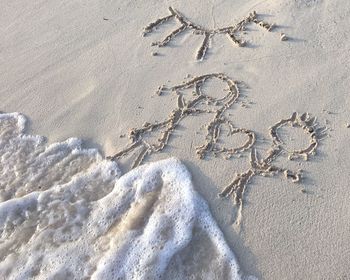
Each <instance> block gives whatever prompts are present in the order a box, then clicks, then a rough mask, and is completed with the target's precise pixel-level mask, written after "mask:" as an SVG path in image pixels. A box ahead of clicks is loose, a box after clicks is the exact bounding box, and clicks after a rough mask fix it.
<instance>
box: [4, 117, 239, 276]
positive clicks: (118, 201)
mask: <svg viewBox="0 0 350 280" xmlns="http://www.w3.org/2000/svg"><path fill="white" fill-rule="evenodd" d="M25 122H26V120H25V118H24V116H22V115H20V114H17V113H13V114H0V172H1V173H0V174H1V175H0V275H2V276H3V277H4V278H5V279H89V278H91V279H240V275H239V267H238V265H237V262H236V259H235V256H234V254H233V252H232V251H231V249H230V248H229V247H228V245H227V243H226V242H225V239H224V236H223V234H222V232H221V231H220V230H219V228H218V226H217V225H216V223H215V220H214V219H213V217H212V215H211V213H210V211H209V208H208V206H207V203H206V202H205V201H204V199H203V198H201V197H200V196H199V194H198V193H197V192H196V191H195V190H194V188H193V184H192V181H191V176H190V174H189V172H188V171H187V169H186V168H185V166H184V165H183V164H182V163H181V162H180V161H179V160H178V159H175V158H170V159H168V160H163V161H159V162H155V163H150V164H146V165H143V166H140V167H139V168H137V169H134V170H132V171H130V172H128V173H127V174H124V175H123V176H121V172H120V170H119V169H118V166H117V164H116V163H115V162H112V161H109V160H105V159H104V158H103V157H102V156H101V155H100V154H99V153H98V151H97V150H94V149H90V150H89V149H83V148H82V146H81V141H80V140H78V139H73V138H72V139H68V140H67V141H64V142H61V143H55V144H51V145H48V144H46V142H45V139H44V138H43V137H39V136H31V135H27V134H25V131H24V130H25Z"/></svg>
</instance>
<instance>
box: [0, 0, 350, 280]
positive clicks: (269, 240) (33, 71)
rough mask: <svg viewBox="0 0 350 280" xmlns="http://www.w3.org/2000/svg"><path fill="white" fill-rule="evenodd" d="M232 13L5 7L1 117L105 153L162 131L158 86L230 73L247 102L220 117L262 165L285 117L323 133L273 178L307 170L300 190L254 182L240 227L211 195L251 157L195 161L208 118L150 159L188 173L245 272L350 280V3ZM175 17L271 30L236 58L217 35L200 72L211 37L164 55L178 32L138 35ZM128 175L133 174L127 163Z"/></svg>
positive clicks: (237, 6)
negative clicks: (249, 136)
mask: <svg viewBox="0 0 350 280" xmlns="http://www.w3.org/2000/svg"><path fill="white" fill-rule="evenodd" d="M3 2H4V1H3ZM231 2H232V1H221V2H220V1H213V2H209V1H208V2H207V1H205V2H203V1H191V3H188V2H187V1H137V2H130V1H118V2H112V1H99V2H96V1H84V2H80V1H59V2H57V1H42V2H40V3H39V2H37V3H32V2H27V3H24V2H22V1H11V3H2V5H1V7H2V8H1V11H0V26H1V28H0V35H1V38H2V39H1V41H0V75H1V79H0V102H1V107H0V110H1V111H4V112H21V113H23V114H25V115H26V116H27V117H28V118H29V119H30V121H31V122H30V125H29V129H28V132H30V133H32V134H39V135H45V136H47V138H48V141H49V142H51V143H52V142H56V141H63V140H65V139H66V138H68V137H72V136H74V137H79V138H82V139H84V141H85V142H84V144H85V147H94V148H98V149H99V150H100V151H101V153H103V154H104V155H105V156H112V155H114V154H115V153H117V152H118V151H120V149H122V147H124V146H125V145H127V143H128V138H127V137H126V136H127V134H128V130H129V129H130V128H140V127H142V126H143V124H144V123H145V122H149V123H154V122H155V121H159V122H160V121H162V120H165V119H167V118H168V116H169V114H170V113H171V112H172V111H173V110H174V109H176V108H177V107H178V98H177V96H176V95H174V94H172V93H167V94H163V95H160V96H159V95H157V94H156V92H157V89H159V86H161V87H162V86H163V85H165V86H166V87H169V88H170V87H173V86H176V85H180V84H181V83H182V82H183V81H184V80H185V81H188V80H191V79H192V78H194V77H196V76H201V75H205V74H210V73H224V74H225V75H227V76H228V77H230V78H231V79H232V80H234V81H237V82H238V84H239V86H240V90H241V97H240V99H239V100H237V102H235V103H234V104H232V105H230V108H228V109H227V111H226V112H225V116H226V117H227V118H228V119H229V120H230V121H231V122H232V123H233V124H234V126H235V127H236V128H243V129H247V130H249V131H253V132H254V134H255V135H256V142H255V144H254V148H256V149H257V151H258V152H259V154H260V155H264V153H265V152H266V151H267V150H268V149H269V148H270V147H271V144H272V139H271V137H270V134H269V128H270V127H271V126H273V125H274V124H276V123H278V122H279V121H280V120H281V119H286V118H289V117H290V116H291V115H292V113H293V112H298V113H300V114H302V113H304V112H308V113H309V114H310V115H311V116H315V117H317V121H318V126H319V127H326V128H327V129H328V130H327V133H326V134H327V137H325V138H322V140H320V142H319V146H318V147H317V150H316V153H315V154H314V155H310V157H309V158H308V160H307V161H304V160H302V159H298V160H293V161H289V160H288V158H287V156H286V155H284V156H280V157H279V158H278V159H276V165H277V166H279V167H285V168H288V169H290V170H293V171H297V170H298V169H302V170H303V171H304V172H303V178H302V180H301V182H299V183H297V184H295V183H293V182H292V180H290V179H287V178H285V176H284V175H283V174H276V175H273V176H268V177H263V176H254V177H253V178H252V179H251V181H250V182H249V184H247V186H246V190H245V193H244V197H243V204H242V211H241V215H242V216H241V223H240V225H239V226H237V225H235V221H236V219H237V215H238V213H239V212H238V211H237V209H238V207H237V205H234V203H233V199H231V198H226V199H225V198H219V197H218V193H220V192H221V191H222V190H223V189H224V187H225V186H227V184H229V183H230V182H231V181H232V178H234V176H235V173H240V172H245V171H246V170H247V169H249V167H250V163H249V153H250V151H246V152H242V153H239V155H238V154H235V155H234V156H233V158H231V159H230V160H225V159H223V158H222V157H221V156H220V155H219V156H218V157H214V156H213V155H212V154H210V155H208V156H207V157H206V158H205V159H204V160H200V159H198V157H197V155H196V148H195V147H196V146H200V145H202V144H203V143H205V136H206V134H207V128H206V127H205V125H207V124H208V123H210V121H211V120H212V119H213V114H209V113H208V114H199V115H196V116H190V117H187V118H185V119H184V120H183V121H182V122H181V123H180V124H179V126H178V127H177V129H176V130H175V131H174V135H172V137H171V139H170V140H169V144H168V145H167V146H166V147H165V148H164V150H162V151H161V152H158V153H154V154H153V155H152V156H150V157H148V158H145V162H151V161H155V160H158V159H165V158H169V157H170V156H176V157H177V158H179V159H180V160H181V161H182V162H183V163H184V164H185V165H186V167H187V168H188V169H189V171H190V173H191V174H192V177H193V183H194V186H195V188H196V190H197V191H198V192H199V193H200V194H201V195H202V196H203V197H204V198H205V199H206V201H207V202H208V203H209V205H210V209H211V212H212V214H213V216H214V218H215V219H216V221H217V222H218V224H219V226H220V228H221V230H222V231H223V232H224V235H225V237H226V240H227V241H228V243H229V244H230V246H231V248H232V250H233V252H234V253H235V255H236V257H237V260H238V263H239V265H240V267H241V269H242V271H243V272H244V274H247V275H254V276H256V277H258V278H259V279H349V278H350V269H349V260H350V244H349V241H348V240H349V237H350V234H349V232H350V206H349V203H348V200H349V190H348V183H349V181H350V176H349V171H348V170H349V168H350V160H349V156H348V155H349V154H350V151H349V145H348V141H349V140H348V139H349V134H350V129H349V128H348V124H349V122H350V113H349V109H348V108H349V106H350V97H349V94H348V84H349V82H350V81H349V72H350V69H349V66H348V65H349V64H350V63H349V60H350V59H349V56H348V53H349V50H350V40H349V34H348V25H349V17H348V15H349V12H350V4H349V3H348V1H346V0H339V1H327V0H323V1H318V0H313V1H312V0H304V1H303V0H293V1H292V0H287V1H282V0H276V1H257V0H251V1H235V2H234V3H231ZM169 6H172V7H174V8H175V9H176V10H178V11H180V12H181V13H182V14H183V15H185V17H186V18H188V19H190V21H191V22H193V23H195V24H197V25H201V26H204V27H206V28H207V29H211V30H216V29H217V28H221V27H227V26H231V25H232V24H235V23H238V22H239V21H240V20H242V19H244V18H245V17H247V16H249V13H251V12H253V11H254V10H255V11H256V12H257V15H258V18H259V19H262V20H263V21H266V22H268V23H275V24H276V26H275V27H274V28H273V29H272V30H271V31H270V32H269V31H267V30H266V28H264V27H263V26H258V25H256V24H254V23H253V24H249V25H248V26H247V30H245V31H244V32H246V34H244V32H243V31H242V34H241V37H242V38H244V40H245V41H246V42H247V44H246V45H245V46H244V47H239V46H238V44H237V43H234V42H232V40H231V41H230V38H228V36H227V34H216V35H215V36H212V37H211V38H210V42H209V45H208V46H209V47H208V48H207V49H206V52H205V56H202V55H200V56H199V58H200V59H202V58H203V59H202V60H200V61H198V60H197V59H196V56H198V50H199V49H200V48H201V46H203V39H204V38H205V36H203V34H202V35H198V34H197V35H196V34H193V32H192V31H193V30H185V31H183V32H181V33H180V34H178V35H177V36H176V37H175V38H174V39H172V40H171V41H170V42H169V43H168V44H167V45H166V46H164V47H161V48H158V47H157V46H151V44H152V42H157V41H161V40H163V39H164V38H165V37H166V36H167V35H168V34H169V33H171V32H172V31H174V30H175V29H176V28H178V27H180V25H179V23H176V21H175V20H174V19H170V20H169V21H168V22H167V23H165V24H162V25H160V26H159V28H158V29H157V30H155V31H154V32H151V33H149V34H148V35H147V36H144V37H143V36H142V33H143V31H144V27H146V26H147V25H148V24H149V23H151V22H154V21H155V20H157V19H158V18H162V17H165V16H168V15H170V13H169V10H168V7H169ZM281 33H284V34H285V36H286V38H287V40H285V41H283V40H281V36H282V35H281ZM204 90H205V92H206V93H207V94H208V95H209V94H210V93H212V92H216V93H218V94H220V92H222V91H221V90H222V84H220V83H216V82H213V83H212V84H210V85H208V87H207V88H206V89H204ZM187 94H190V93H187ZM214 94H215V93H214ZM223 94H224V93H223ZM187 96H189V95H186V96H185V100H186V98H188V97H187ZM208 106H209V107H206V108H215V109H216V107H215V106H214V105H210V104H209V105H208ZM213 106H214V107H213ZM282 130H283V131H281V133H282V136H281V137H282V138H283V140H284V141H285V142H286V143H288V145H289V146H290V147H292V148H291V150H294V149H298V148H300V145H301V147H304V146H305V144H306V145H307V144H308V143H309V142H308V141H309V138H305V137H304V136H305V135H307V134H305V133H303V131H302V129H300V128H297V127H296V128H290V127H289V128H288V127H283V128H282ZM124 135H125V137H124ZM244 139H245V138H244V137H243V138H240V137H228V138H227V139H226V138H225V139H221V141H222V142H221V143H224V144H225V146H227V147H231V146H232V147H236V146H239V144H241V143H242V141H243V142H244ZM122 167H123V168H124V170H123V172H126V171H128V168H129V167H128V165H125V166H124V165H123V166H122ZM123 168H122V169H123Z"/></svg>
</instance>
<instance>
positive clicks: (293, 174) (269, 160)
mask: <svg viewBox="0 0 350 280" xmlns="http://www.w3.org/2000/svg"><path fill="white" fill-rule="evenodd" d="M214 79H217V80H220V81H222V82H223V83H224V84H226V85H227V88H226V89H225V91H224V92H225V95H224V96H223V97H221V98H216V97H212V96H210V95H207V94H204V93H203V91H202V88H203V86H204V85H205V83H206V82H207V81H209V80H214ZM238 85H239V83H238V82H237V81H234V80H232V79H230V78H229V77H228V76H226V75H225V74H222V73H213V74H207V75H202V76H198V77H195V78H193V79H191V80H189V81H187V82H184V83H182V84H180V85H176V86H173V87H165V86H161V87H159V89H158V91H157V94H158V95H162V94H163V93H165V92H171V93H174V94H176V95H177V107H176V108H175V109H174V110H173V111H172V112H171V113H170V115H169V116H168V118H167V119H166V120H164V121H162V122H155V123H148V122H146V123H144V124H143V126H142V127H141V128H133V129H131V130H130V131H129V143H128V144H127V146H126V147H125V148H123V149H122V150H121V151H120V152H118V153H116V154H115V155H113V156H110V157H109V159H111V160H119V159H121V158H123V157H126V156H127V155H130V154H133V155H135V157H136V159H135V160H134V162H133V163H132V168H134V167H137V166H139V165H140V164H141V163H142V162H143V161H144V160H145V158H146V157H147V156H148V155H151V154H153V153H156V152H159V151H162V150H163V149H164V148H165V147H166V146H167V145H168V143H169V140H170V138H171V136H172V134H173V133H174V131H175V130H176V129H177V127H178V126H179V124H180V122H181V121H182V120H184V119H185V118H187V117H190V116H194V115H199V114H213V118H212V120H211V121H210V122H209V123H207V124H206V130H207V131H206V137H205V141H204V143H203V144H202V145H200V146H198V147H196V148H195V149H196V154H197V156H198V158H199V159H204V158H205V157H206V156H208V155H210V154H211V155H214V156H218V155H222V156H223V158H225V159H230V158H231V157H233V155H235V154H240V153H243V152H246V151H248V150H250V167H249V169H248V170H246V171H245V172H243V173H240V174H237V175H235V177H234V178H232V181H231V182H230V183H229V184H228V185H227V186H226V187H225V188H224V190H223V191H222V192H221V193H220V196H221V197H228V196H231V195H232V196H233V198H234V203H235V204H236V205H237V206H238V208H239V215H240V212H241V209H242V205H243V196H244V192H245V189H246V186H247V184H248V183H249V182H250V181H251V179H252V178H253V177H254V176H256V175H259V176H275V175H277V174H284V175H285V177H286V178H290V179H291V180H292V181H293V182H299V181H300V179H301V178H302V171H301V170H298V171H292V170H289V169H287V168H283V167H278V166H275V165H274V164H273V163H274V162H275V161H276V159H277V158H278V157H281V156H283V155H284V156H287V157H288V159H290V160H293V159H298V158H302V159H304V160H307V159H308V158H309V156H310V155H313V154H315V152H316V149H317V147H318V144H319V141H320V140H321V139H322V138H323V137H324V136H325V132H326V130H325V128H320V127H318V124H317V122H316V118H314V117H311V116H310V115H309V114H307V113H304V114H301V115H299V114H298V113H293V114H292V115H291V117H289V118H287V119H282V120H280V121H279V122H277V123H276V124H274V125H273V126H272V127H270V131H269V133H270V137H271V147H270V149H269V150H268V151H267V155H266V156H265V157H263V158H261V157H260V156H259V155H258V154H257V151H256V149H255V147H254V144H255V142H256V136H255V133H254V132H253V131H251V130H249V129H246V128H237V127H235V126H234V124H233V123H232V122H231V121H230V120H229V119H228V118H227V117H226V115H225V112H226V111H227V110H228V109H230V108H231V107H232V105H233V104H235V103H237V100H238V98H239V96H240V89H239V86H238ZM187 89H193V92H192V93H193V95H192V98H190V100H187V101H186V100H185V99H184V93H183V91H184V90H187ZM203 105H215V108H216V109H208V108H203ZM224 125H225V126H226V127H228V128H229V132H228V136H232V135H234V134H243V135H244V136H245V137H246V140H245V141H244V143H243V144H241V145H240V146H237V147H235V148H227V147H224V146H222V144H219V142H220V141H219V139H220V136H221V134H222V131H224V130H223V129H222V128H223V126H224ZM288 125H290V126H291V127H293V128H296V127H299V128H302V130H303V131H304V133H305V134H306V135H307V136H308V137H309V138H310V144H309V146H307V147H306V148H301V149H297V150H292V151H290V150H288V148H287V147H286V145H284V143H283V141H282V140H281V137H280V136H279V130H280V129H281V128H282V127H285V126H288ZM155 134H156V135H159V136H158V138H157V141H156V143H155V144H154V143H153V144H152V143H149V141H148V140H147V137H149V136H151V135H155Z"/></svg>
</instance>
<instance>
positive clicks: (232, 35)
mask: <svg viewBox="0 0 350 280" xmlns="http://www.w3.org/2000/svg"><path fill="white" fill-rule="evenodd" d="M169 12H170V15H168V16H166V17H163V18H159V19H157V20H156V21H154V22H152V23H150V24H149V25H147V26H146V27H145V28H144V31H143V33H142V35H143V36H145V35H147V34H149V33H151V32H152V31H153V30H154V29H155V28H156V27H157V26H159V25H161V24H164V23H165V22H167V21H169V20H170V19H176V20H177V21H178V22H179V23H180V24H181V25H180V27H178V28H176V29H175V30H174V31H172V32H171V33H170V34H169V35H167V36H166V37H165V38H164V39H163V40H162V41H159V42H153V43H152V46H158V47H164V46H166V45H167V44H168V43H169V42H170V41H171V40H172V39H174V38H175V37H176V36H177V35H179V34H180V33H182V32H184V31H185V30H192V31H193V33H194V34H196V35H202V36H204V39H203V42H202V44H201V46H200V47H199V49H198V50H197V54H196V59H197V60H203V59H204V57H205V55H206V53H207V50H208V48H209V44H210V40H211V38H212V37H214V36H215V35H218V34H222V35H226V36H227V37H228V38H229V40H230V41H231V42H233V43H234V44H235V45H237V46H239V47H244V46H245V45H246V44H247V42H246V41H245V40H243V39H241V38H240V37H241V35H242V33H243V32H246V30H247V26H248V25H249V24H251V23H255V24H257V25H259V26H261V27H263V28H264V29H266V30H267V31H271V30H272V29H273V27H275V25H274V24H270V23H267V22H265V21H262V20H259V19H258V15H257V13H256V12H255V11H254V12H252V13H250V14H249V15H248V16H246V17H245V18H243V19H242V20H241V21H239V22H238V23H237V24H234V25H231V26H227V27H223V28H217V29H207V28H205V27H202V26H200V25H197V24H195V23H193V22H192V21H190V20H189V19H187V18H185V17H184V16H183V15H182V14H180V13H179V12H178V11H177V10H175V9H174V8H172V7H169ZM281 40H282V41H285V40H287V36H286V35H285V34H284V33H282V34H281Z"/></svg>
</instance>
